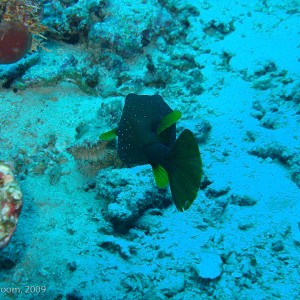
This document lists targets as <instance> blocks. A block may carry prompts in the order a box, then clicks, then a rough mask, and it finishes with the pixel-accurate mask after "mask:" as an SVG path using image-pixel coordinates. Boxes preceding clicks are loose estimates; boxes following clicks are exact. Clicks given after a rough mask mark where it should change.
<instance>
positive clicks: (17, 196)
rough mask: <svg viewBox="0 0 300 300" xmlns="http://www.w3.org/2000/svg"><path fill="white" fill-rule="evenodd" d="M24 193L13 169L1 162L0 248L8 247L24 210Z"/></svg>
mask: <svg viewBox="0 0 300 300" xmlns="http://www.w3.org/2000/svg"><path fill="white" fill-rule="evenodd" d="M22 204H23V202H22V192H21V190H20V187H19V184H18V183H17V182H16V180H15V178H14V175H13V173H12V171H11V169H10V168H9V167H8V166H7V165H5V164H3V163H1V162H0V208H1V215H0V248H3V247H5V246H7V244H8V243H9V241H10V239H11V237H12V235H13V233H14V231H15V229H16V226H17V224H18V218H19V214H20V212H21V209H22Z"/></svg>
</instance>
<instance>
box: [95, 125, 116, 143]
mask: <svg viewBox="0 0 300 300" xmlns="http://www.w3.org/2000/svg"><path fill="white" fill-rule="evenodd" d="M117 136H118V132H117V128H114V129H112V130H110V131H107V132H104V133H102V134H100V136H99V139H100V140H102V141H111V140H113V139H115V138H116V137H117Z"/></svg>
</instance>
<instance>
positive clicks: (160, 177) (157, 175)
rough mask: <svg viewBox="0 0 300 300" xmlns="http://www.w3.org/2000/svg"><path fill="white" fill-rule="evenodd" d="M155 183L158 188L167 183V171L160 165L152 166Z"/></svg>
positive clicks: (163, 186)
mask: <svg viewBox="0 0 300 300" xmlns="http://www.w3.org/2000/svg"><path fill="white" fill-rule="evenodd" d="M152 171H153V175H154V179H155V183H156V185H157V187H158V188H160V189H163V188H165V187H166V186H167V185H168V184H169V177H168V173H167V171H166V170H165V169H164V167H162V166H161V165H156V166H152Z"/></svg>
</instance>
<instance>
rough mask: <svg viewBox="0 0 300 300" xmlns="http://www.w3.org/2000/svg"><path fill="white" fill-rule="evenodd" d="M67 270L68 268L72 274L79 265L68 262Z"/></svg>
mask: <svg viewBox="0 0 300 300" xmlns="http://www.w3.org/2000/svg"><path fill="white" fill-rule="evenodd" d="M67 268H68V270H70V271H71V272H74V271H75V270H76V269H77V264H76V262H75V261H72V262H68V264H67Z"/></svg>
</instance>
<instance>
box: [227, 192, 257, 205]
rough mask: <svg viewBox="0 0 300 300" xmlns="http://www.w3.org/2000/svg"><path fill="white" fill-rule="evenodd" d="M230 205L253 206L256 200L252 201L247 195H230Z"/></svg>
mask: <svg viewBox="0 0 300 300" xmlns="http://www.w3.org/2000/svg"><path fill="white" fill-rule="evenodd" d="M230 200H231V204H235V205H239V206H253V205H254V204H256V202H257V201H256V199H253V198H252V197H250V196H248V195H237V194H232V195H231V196H230Z"/></svg>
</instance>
